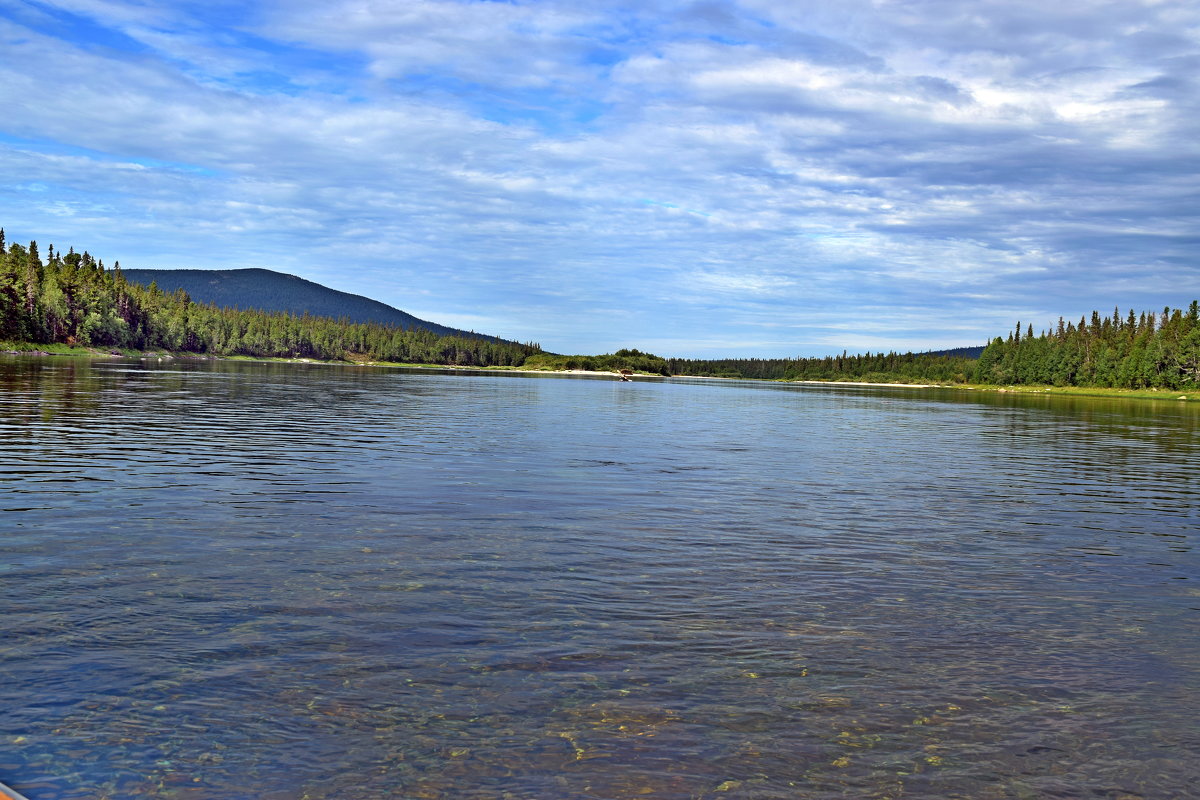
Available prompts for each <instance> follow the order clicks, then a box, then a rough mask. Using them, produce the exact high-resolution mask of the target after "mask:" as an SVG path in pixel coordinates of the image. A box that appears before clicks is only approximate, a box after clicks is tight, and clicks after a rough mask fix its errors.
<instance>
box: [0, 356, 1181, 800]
mask: <svg viewBox="0 0 1200 800" xmlns="http://www.w3.org/2000/svg"><path fill="white" fill-rule="evenodd" d="M1198 456H1200V413H1198V410H1197V408H1196V406H1195V405H1193V404H1188V403H1179V402H1176V401H1173V400H1169V401H1163V402H1150V401H1143V402H1136V401H1115V400H1093V399H1081V398H1054V397H1045V396H1042V397H1037V396H1015V395H1001V394H990V393H977V392H969V391H961V392H959V391H949V390H917V389H896V388H889V389H872V388H846V387H812V386H783V385H777V384H766V383H749V382H716V381H654V380H644V381H635V382H633V383H620V382H616V381H613V380H611V379H608V380H596V379H568V378H549V377H522V376H515V375H485V374H470V375H452V374H432V373H428V372H425V373H422V372H415V371H401V370H387V369H376V368H358V367H338V366H329V365H297V364H255V363H237V362H183V361H165V362H159V361H152V362H151V361H136V360H121V359H113V360H95V361H87V360H77V359H69V358H42V359H38V358H26V357H0V509H3V510H2V511H0V625H2V629H0V633H2V638H0V781H3V782H5V783H8V784H10V785H11V786H13V787H14V788H16V789H17V790H19V791H21V792H23V793H25V794H26V795H28V797H29V798H30V800H62V799H64V798H88V800H93V799H94V798H114V799H116V798H205V799H207V798H217V797H231V798H256V799H257V798H264V799H268V798H269V799H270V800H317V799H318V798H338V799H339V800H360V799H361V800H368V799H373V798H522V799H525V798H634V797H650V798H681V799H683V798H687V799H690V798H900V797H905V798H971V799H972V800H979V799H984V800H986V799H987V798H1021V799H1024V798H1059V797H1061V798H1111V799H1113V800H1118V799H1120V800H1131V799H1133V798H1185V797H1196V796H1200V727H1198V725H1197V719H1200V680H1198V678H1200V636H1197V622H1198V620H1200V572H1198V570H1197V563H1198V559H1197V555H1196V552H1195V546H1196V544H1197V539H1198V537H1200V510H1198V507H1200V466H1198V465H1200V460H1198Z"/></svg>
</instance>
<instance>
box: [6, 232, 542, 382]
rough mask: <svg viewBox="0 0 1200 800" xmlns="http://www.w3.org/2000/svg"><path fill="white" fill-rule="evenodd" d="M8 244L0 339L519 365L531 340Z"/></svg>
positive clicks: (263, 354)
mask: <svg viewBox="0 0 1200 800" xmlns="http://www.w3.org/2000/svg"><path fill="white" fill-rule="evenodd" d="M47 256H48V261H47V262H46V263H45V264H43V263H42V261H41V259H40V258H39V256H38V249H37V244H36V243H33V242H31V243H30V245H29V247H28V248H25V247H22V246H21V245H18V244H13V245H11V246H10V247H9V248H8V250H7V251H6V252H0V340H7V341H14V342H34V343H41V344H60V343H61V344H79V345H88V346H93V347H104V348H110V347H111V348H118V347H119V348H130V349H137V350H146V349H159V348H161V349H165V350H171V351H177V352H189V353H197V354H212V355H246V356H256V357H283V358H296V357H299V358H314V359H322V360H337V359H353V360H361V361H367V360H370V361H396V362H410V363H430V364H449V365H455V366H480V367H485V366H519V365H521V364H523V363H524V362H525V359H526V357H527V356H529V355H530V354H534V353H538V352H540V348H539V347H538V346H537V345H535V344H532V343H531V344H517V343H515V342H505V341H501V340H495V339H487V338H480V337H474V336H470V335H462V336H457V335H456V336H442V335H439V334H438V333H435V332H434V331H430V330H425V329H421V328H411V329H408V330H406V329H404V328H402V327H397V326H392V325H383V324H375V323H362V324H355V323H349V322H344V321H342V322H339V321H336V320H332V319H329V318H325V317H316V316H310V315H303V316H296V315H294V314H288V313H282V312H278V313H265V312H261V311H243V310H237V309H232V308H221V307H218V306H216V305H212V304H201V303H196V302H193V301H192V299H191V298H190V297H189V296H188V293H187V292H185V291H184V290H183V289H176V290H174V291H172V292H166V291H163V290H162V289H160V288H159V287H158V286H156V285H154V284H153V283H151V284H150V285H149V286H141V285H139V284H136V283H130V282H128V281H127V280H126V279H125V275H124V274H123V273H122V272H121V270H120V269H113V270H106V269H104V265H103V263H102V262H100V261H97V260H96V259H94V258H92V256H91V255H89V254H88V253H86V252H84V253H76V252H75V251H74V249H71V250H70V251H69V252H68V253H67V254H66V255H62V254H61V253H60V252H55V251H54V250H53V249H52V248H51V249H48V250H47Z"/></svg>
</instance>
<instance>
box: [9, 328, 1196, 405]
mask: <svg viewBox="0 0 1200 800" xmlns="http://www.w3.org/2000/svg"><path fill="white" fill-rule="evenodd" d="M24 346H26V343H23V342H4V343H3V344H0V347H3V348H4V349H0V355H10V356H39V357H45V356H67V357H75V358H133V359H141V360H158V361H163V360H167V359H172V360H181V361H241V362H252V363H263V364H322V365H329V366H340V367H382V368H391V369H394V368H400V369H419V370H427V371H429V372H441V373H455V372H491V373H497V374H506V375H545V376H551V375H569V376H576V377H590V378H596V379H599V378H620V377H621V374H620V373H619V372H603V371H599V372H598V371H592V370H583V369H523V368H521V367H506V366H491V367H478V366H473V365H459V364H419V363H406V362H395V361H371V360H366V359H363V360H357V359H347V360H344V361H326V360H321V359H316V358H276V357H257V356H238V355H235V356H216V355H207V354H203V353H189V352H178V353H175V352H170V351H165V350H146V351H142V350H124V349H123V350H116V349H110V350H104V349H100V348H92V347H84V346H81V345H62V344H51V345H33V344H29V345H28V347H29V348H30V349H13V348H14V347H24ZM46 348H49V349H46ZM630 377H632V378H637V379H639V380H645V379H654V380H669V379H673V378H680V379H687V380H705V381H708V380H711V381H753V382H755V383H782V384H794V385H801V386H826V387H838V386H844V387H867V388H884V389H952V390H958V391H977V392H994V393H997V394H1022V395H1031V394H1036V395H1053V396H1058V397H1095V398H1109V399H1128V400H1158V401H1171V402H1172V403H1180V402H1198V401H1200V390H1186V389H1180V390H1158V389H1122V388H1117V387H1108V386H1033V385H1030V386H1024V385H1009V386H993V385H988V384H973V383H961V384H960V383H948V384H947V383H899V382H896V383H885V382H877V381H819V380H771V379H763V378H724V377H718V376H715V375H658V374H654V373H649V372H635V373H633V375H632V376H630Z"/></svg>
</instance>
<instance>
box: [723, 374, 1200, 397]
mask: <svg viewBox="0 0 1200 800" xmlns="http://www.w3.org/2000/svg"><path fill="white" fill-rule="evenodd" d="M718 380H720V379H718ZM779 382H780V383H809V384H826V385H830V386H854V385H865V386H896V387H904V386H907V387H911V388H928V389H962V390H966V391H979V392H998V393H1001V394H1004V393H1011V394H1053V395H1069V396H1072V397H1113V398H1121V399H1129V398H1133V399H1142V400H1173V401H1176V402H1197V401H1200V390H1196V389H1192V390H1187V389H1178V390H1171V389H1120V388H1116V387H1111V386H1013V385H1008V386H998V385H993V384H986V383H905V382H903V381H888V380H877V381H871V382H862V381H851V380H846V381H779Z"/></svg>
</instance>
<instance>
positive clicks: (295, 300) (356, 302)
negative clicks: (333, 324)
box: [121, 268, 505, 342]
mask: <svg viewBox="0 0 1200 800" xmlns="http://www.w3.org/2000/svg"><path fill="white" fill-rule="evenodd" d="M121 273H122V274H123V275H124V276H125V279H126V280H127V281H130V282H132V283H140V284H142V285H143V286H149V285H150V284H151V283H155V284H158V288H159V289H162V290H163V291H164V292H174V291H176V290H177V289H183V290H184V291H185V292H187V293H188V295H189V296H190V297H191V298H192V299H193V300H195V301H197V302H200V303H212V304H213V305H216V306H223V307H225V308H242V309H247V310H249V309H256V310H259V311H275V312H278V311H286V312H288V313H290V314H295V315H296V316H302V315H304V314H309V315H310V316H314V317H329V318H331V319H345V320H348V321H350V322H359V323H362V322H375V323H379V324H381V325H394V326H396V327H400V328H405V329H408V328H423V329H424V330H427V331H433V332H434V333H436V334H438V335H440V336H466V337H469V338H472V339H487V340H489V341H494V342H501V341H505V340H504V339H499V338H497V337H495V336H485V335H484V334H481V333H474V332H473V331H464V330H459V329H458V328H450V327H447V326H445V325H438V324H437V323H436V322H429V321H428V320H423V319H419V318H417V317H414V316H413V315H412V314H408V313H406V312H404V311H401V310H400V309H398V308H392V307H391V306H389V305H387V304H386V303H380V302H379V301H378V300H372V299H371V298H369V297H363V296H362V295H357V294H350V293H349V292H339V291H338V290H337V289H330V288H329V287H328V286H322V285H321V284H319V283H314V282H312V281H307V280H305V279H304V278H300V277H297V276H295V275H287V274H285V273H282V272H275V271H274V270H269V269H254V268H252V269H124V270H121Z"/></svg>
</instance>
